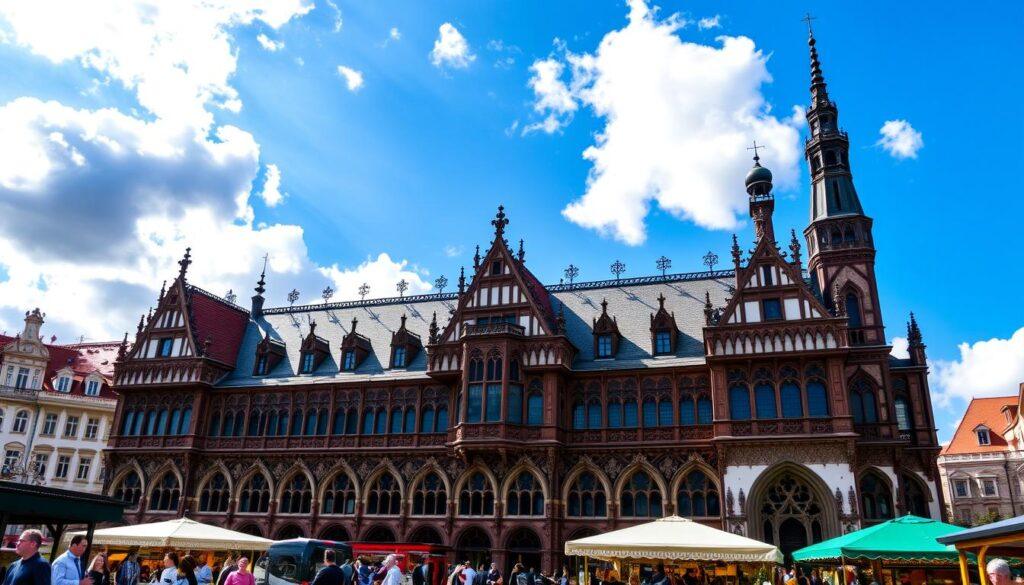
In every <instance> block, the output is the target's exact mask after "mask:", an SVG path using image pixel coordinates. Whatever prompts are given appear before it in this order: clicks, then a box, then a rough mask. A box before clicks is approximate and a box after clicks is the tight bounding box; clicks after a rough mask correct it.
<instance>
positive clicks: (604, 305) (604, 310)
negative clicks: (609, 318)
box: [601, 299, 608, 315]
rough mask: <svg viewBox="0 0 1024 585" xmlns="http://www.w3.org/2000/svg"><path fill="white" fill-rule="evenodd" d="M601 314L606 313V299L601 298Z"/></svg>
mask: <svg viewBox="0 0 1024 585" xmlns="http://www.w3.org/2000/svg"><path fill="white" fill-rule="evenodd" d="M601 314H602V315H607V314H608V299H601Z"/></svg>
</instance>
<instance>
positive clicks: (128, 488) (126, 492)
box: [114, 471, 142, 510]
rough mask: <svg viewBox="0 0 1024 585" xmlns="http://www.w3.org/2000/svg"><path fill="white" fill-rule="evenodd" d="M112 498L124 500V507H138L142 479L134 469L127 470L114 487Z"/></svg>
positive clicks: (140, 497) (131, 508) (132, 508)
mask: <svg viewBox="0 0 1024 585" xmlns="http://www.w3.org/2000/svg"><path fill="white" fill-rule="evenodd" d="M114 499H117V500H121V501H122V502H124V503H125V504H126V505H125V508H126V509H128V510H134V509H136V508H138V507H139V500H141V499H142V480H141V479H139V474H138V473H136V472H135V471H129V472H128V473H127V474H126V475H125V476H124V478H123V479H121V481H120V482H118V484H117V487H115V488H114Z"/></svg>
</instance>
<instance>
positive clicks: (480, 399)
mask: <svg viewBox="0 0 1024 585" xmlns="http://www.w3.org/2000/svg"><path fill="white" fill-rule="evenodd" d="M468 378H469V380H468V381H469V386H468V387H467V389H466V390H467V392H468V396H469V398H468V399H467V401H466V422H470V423H478V422H480V420H481V419H482V418H483V409H484V384H483V381H484V361H483V359H481V358H474V359H471V360H469V375H468Z"/></svg>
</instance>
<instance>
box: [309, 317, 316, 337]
mask: <svg viewBox="0 0 1024 585" xmlns="http://www.w3.org/2000/svg"><path fill="white" fill-rule="evenodd" d="M309 334H310V335H316V320H315V319H313V320H311V321H310V322H309Z"/></svg>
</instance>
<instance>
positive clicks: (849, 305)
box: [845, 291, 863, 328]
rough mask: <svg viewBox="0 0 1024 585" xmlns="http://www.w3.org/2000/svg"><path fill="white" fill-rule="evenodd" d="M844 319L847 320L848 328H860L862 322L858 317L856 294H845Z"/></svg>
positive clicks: (858, 309) (858, 301) (858, 302)
mask: <svg viewBox="0 0 1024 585" xmlns="http://www.w3.org/2000/svg"><path fill="white" fill-rule="evenodd" d="M845 302H846V318H847V319H848V320H849V323H850V327H854V328H857V327H862V326H863V322H862V320H861V316H860V299H858V298H857V294H856V293H854V292H852V291H851V292H848V293H846V301H845Z"/></svg>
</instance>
